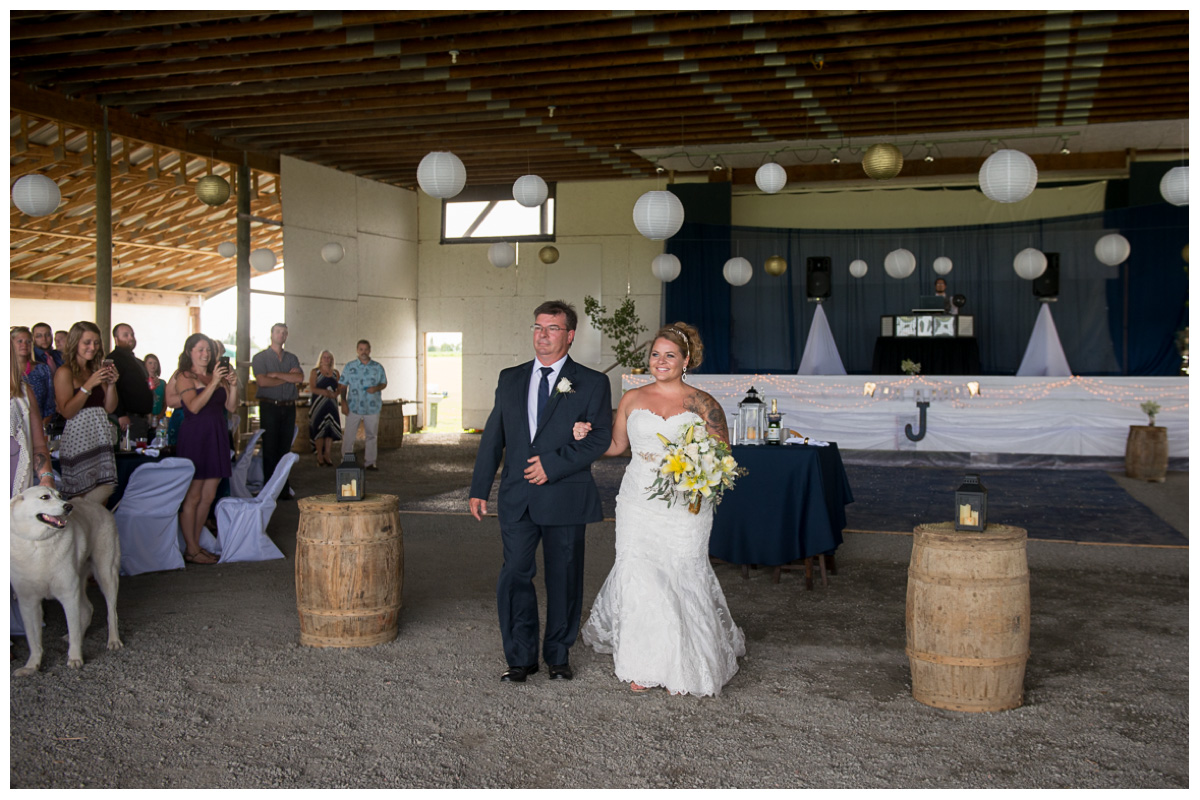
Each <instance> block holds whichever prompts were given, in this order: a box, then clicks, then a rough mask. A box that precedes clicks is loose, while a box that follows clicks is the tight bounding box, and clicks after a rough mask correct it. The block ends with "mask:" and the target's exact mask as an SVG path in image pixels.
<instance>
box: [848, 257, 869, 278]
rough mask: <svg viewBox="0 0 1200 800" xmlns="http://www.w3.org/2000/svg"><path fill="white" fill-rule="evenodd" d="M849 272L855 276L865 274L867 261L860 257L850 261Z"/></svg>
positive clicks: (858, 276)
mask: <svg viewBox="0 0 1200 800" xmlns="http://www.w3.org/2000/svg"><path fill="white" fill-rule="evenodd" d="M850 274H851V275H853V276H854V277H856V278H861V277H862V276H863V275H866V274H867V262H865V261H863V260H862V259H861V258H856V259H854V260H853V261H851V262H850Z"/></svg>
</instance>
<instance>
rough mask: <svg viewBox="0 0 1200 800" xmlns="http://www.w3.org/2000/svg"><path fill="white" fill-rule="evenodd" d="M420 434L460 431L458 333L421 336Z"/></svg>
mask: <svg viewBox="0 0 1200 800" xmlns="http://www.w3.org/2000/svg"><path fill="white" fill-rule="evenodd" d="M422 430H424V431H427V432H428V431H437V432H440V433H460V432H461V431H462V332H461V331H457V332H437V333H426V334H425V427H424V428H423V429H422Z"/></svg>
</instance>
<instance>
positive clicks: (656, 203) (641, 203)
mask: <svg viewBox="0 0 1200 800" xmlns="http://www.w3.org/2000/svg"><path fill="white" fill-rule="evenodd" d="M633 224H634V226H635V227H636V228H637V229H638V233H640V234H641V235H642V236H645V237H646V238H647V239H653V240H656V241H657V240H660V239H670V238H671V237H672V236H674V235H675V234H677V233H679V229H680V228H682V227H683V203H681V202H680V200H679V198H678V197H676V196H675V195H674V194H672V193H671V192H664V191H656V192H646V193H645V194H644V195H642V196H641V197H639V198H638V199H637V202H636V203H634V205H633Z"/></svg>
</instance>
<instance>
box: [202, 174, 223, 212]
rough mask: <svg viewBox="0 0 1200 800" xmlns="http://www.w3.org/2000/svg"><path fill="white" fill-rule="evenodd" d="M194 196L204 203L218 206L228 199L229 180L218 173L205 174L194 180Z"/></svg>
mask: <svg viewBox="0 0 1200 800" xmlns="http://www.w3.org/2000/svg"><path fill="white" fill-rule="evenodd" d="M196 197H198V198H200V201H201V202H202V203H204V204H206V205H210V206H219V205H221V204H222V203H224V202H225V201H226V200H228V199H229V181H227V180H225V179H224V178H222V177H221V176H220V175H205V176H204V177H203V178H201V179H200V180H198V181H196Z"/></svg>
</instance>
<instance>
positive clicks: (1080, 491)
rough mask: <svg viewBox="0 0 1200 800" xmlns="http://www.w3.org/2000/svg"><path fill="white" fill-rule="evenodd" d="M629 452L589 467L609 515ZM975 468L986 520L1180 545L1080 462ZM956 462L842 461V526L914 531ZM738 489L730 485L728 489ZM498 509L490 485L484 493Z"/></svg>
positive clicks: (944, 491)
mask: <svg viewBox="0 0 1200 800" xmlns="http://www.w3.org/2000/svg"><path fill="white" fill-rule="evenodd" d="M628 463H629V459H628V458H606V459H604V460H602V461H599V462H597V463H596V464H595V465H593V467H592V475H593V477H595V479H596V485H597V487H598V488H599V489H600V497H601V502H602V503H603V506H604V515H605V517H607V518H610V519H611V518H612V515H613V511H614V509H615V507H616V497H617V490H618V489H619V488H620V486H621V477H622V475H623V474H624V472H625V466H626V465H627V464H628ZM968 471H971V472H978V473H979V475H980V481H981V482H982V483H983V485H984V486H985V487H986V488H987V490H988V521H989V522H993V523H1000V524H1004V525H1015V526H1017V527H1019V528H1024V529H1025V530H1026V531H1028V532H1029V538H1031V539H1055V540H1060V541H1068V542H1095V543H1105V544H1149V545H1175V546H1183V547H1186V546H1187V544H1188V540H1187V537H1185V536H1184V535H1183V534H1181V533H1179V531H1177V530H1175V529H1174V528H1172V527H1171V526H1170V525H1168V524H1167V523H1166V522H1164V521H1163V520H1162V519H1160V518H1159V517H1158V516H1157V515H1156V514H1155V513H1154V512H1153V511H1151V510H1150V509H1149V508H1147V507H1146V506H1145V505H1144V504H1142V503H1140V502H1138V501H1137V500H1134V499H1133V498H1132V497H1130V496H1129V494H1128V493H1127V492H1126V491H1125V490H1124V489H1122V488H1121V486H1120V484H1118V483H1117V482H1116V481H1114V480H1113V479H1112V478H1111V477H1109V476H1108V474H1107V473H1105V472H1102V471H1100V470H1081V469H1030V470H1022V469H1003V470H995V471H991V472H989V471H986V470H977V469H972V470H968ZM965 474H966V471H964V470H963V469H960V468H954V469H945V468H937V467H877V466H861V465H856V464H847V465H846V475H847V476H848V477H849V479H850V488H851V490H852V491H853V492H854V502H853V503H851V504H850V505H848V506H846V528H847V530H859V531H885V532H900V533H912V529H913V528H914V527H915V526H917V525H919V524H921V523H926V522H948V521H950V520H952V519H954V490H955V489H957V488H958V487H959V485H960V484H961V483H962V478H963V475H965ZM469 491H470V490H469V488H468V487H462V488H459V489H455V490H452V491H449V492H445V493H444V494H440V495H437V496H436V497H430V498H427V499H425V500H420V501H415V502H409V503H401V505H400V510H401V511H427V512H443V513H445V512H451V513H463V512H465V511H466V510H467V496H468V494H469ZM734 491H736V489H735V490H734ZM488 510H489V511H491V512H492V513H495V510H496V485H495V484H493V486H492V491H491V496H490V497H489V498H488Z"/></svg>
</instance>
